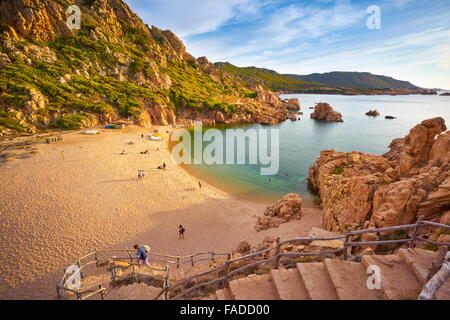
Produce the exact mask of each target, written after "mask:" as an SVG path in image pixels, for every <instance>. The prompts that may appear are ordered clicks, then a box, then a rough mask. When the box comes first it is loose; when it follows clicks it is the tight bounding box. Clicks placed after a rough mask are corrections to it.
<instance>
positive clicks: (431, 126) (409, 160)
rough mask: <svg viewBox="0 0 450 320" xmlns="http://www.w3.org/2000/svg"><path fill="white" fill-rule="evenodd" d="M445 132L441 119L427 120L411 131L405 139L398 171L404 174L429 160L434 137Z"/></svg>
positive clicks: (443, 122)
mask: <svg viewBox="0 0 450 320" xmlns="http://www.w3.org/2000/svg"><path fill="white" fill-rule="evenodd" d="M445 130H447V127H446V126H445V120H444V119H443V118H441V117H438V118H433V119H428V120H425V121H422V123H420V124H418V125H416V126H415V127H414V128H412V129H411V131H410V132H409V134H408V135H407V136H406V138H405V145H404V148H403V153H402V154H401V156H400V163H399V171H400V173H401V174H406V173H408V172H409V171H411V170H412V169H415V167H416V166H417V165H420V164H424V163H426V162H427V161H428V160H429V157H430V151H431V148H432V146H433V144H434V142H435V138H436V135H438V134H440V133H442V132H444V131H445Z"/></svg>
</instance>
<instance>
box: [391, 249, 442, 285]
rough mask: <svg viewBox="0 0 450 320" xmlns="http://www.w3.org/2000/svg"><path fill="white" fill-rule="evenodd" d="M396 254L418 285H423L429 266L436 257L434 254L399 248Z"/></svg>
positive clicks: (421, 250)
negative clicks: (417, 281) (418, 282)
mask: <svg viewBox="0 0 450 320" xmlns="http://www.w3.org/2000/svg"><path fill="white" fill-rule="evenodd" d="M397 254H398V255H399V257H400V258H401V259H402V260H403V261H404V262H405V263H406V264H407V265H408V266H409V267H410V268H411V270H412V272H413V273H414V274H415V276H416V277H417V279H418V280H419V281H420V283H421V284H424V281H425V280H426V278H427V275H428V272H430V270H431V265H432V263H433V261H434V260H435V259H436V257H437V255H436V253H435V252H433V251H430V250H424V249H419V248H411V249H410V248H400V249H399V250H398V251H397Z"/></svg>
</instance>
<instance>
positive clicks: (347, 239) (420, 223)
mask: <svg viewBox="0 0 450 320" xmlns="http://www.w3.org/2000/svg"><path fill="white" fill-rule="evenodd" d="M423 225H428V226H434V227H439V228H446V229H450V225H445V224H441V223H437V222H431V221H423V220H422V219H421V218H419V220H418V221H417V223H415V224H409V225H403V226H394V227H385V228H374V229H363V230H355V231H350V232H348V233H346V234H345V235H339V236H335V237H321V238H306V237H302V238H293V239H288V240H284V241H279V239H277V243H276V245H275V246H274V247H270V248H266V249H264V250H261V251H257V252H254V253H250V254H248V255H245V256H241V257H238V258H234V259H227V261H226V262H225V264H223V265H220V266H217V267H215V268H214V269H212V270H210V271H208V272H202V273H199V274H196V275H194V276H191V277H189V278H188V281H192V280H194V279H195V278H198V277H201V276H203V275H205V274H209V273H212V272H214V271H217V270H219V269H221V268H229V265H230V264H231V263H232V262H237V261H241V260H247V259H250V258H253V257H255V256H258V255H262V254H264V253H267V252H269V251H272V250H276V254H275V256H274V257H272V258H269V259H264V260H260V261H256V262H253V263H250V264H247V265H245V266H242V267H240V268H237V269H235V270H233V271H231V272H226V274H225V276H224V277H220V278H218V279H215V280H211V281H208V282H206V283H201V284H198V285H196V286H194V287H191V288H189V289H187V290H185V291H182V292H181V293H179V294H177V295H176V296H175V297H173V298H172V299H171V300H174V299H177V298H180V297H182V296H184V295H186V294H187V293H189V292H191V291H193V290H194V289H197V288H200V287H205V286H207V285H208V284H213V283H217V282H220V281H225V282H228V281H229V279H230V278H231V277H232V276H233V275H235V274H238V273H240V272H242V271H243V270H245V269H248V268H250V267H252V266H256V265H260V264H263V263H268V262H272V261H276V265H278V263H279V259H280V258H281V257H298V256H320V255H327V254H333V253H337V252H340V251H343V252H344V259H347V249H348V248H351V247H354V246H366V245H380V244H394V243H404V242H410V243H411V242H413V241H423V242H427V243H432V244H435V245H439V246H450V243H442V242H435V241H431V240H428V239H424V238H422V237H419V236H417V233H418V230H419V229H420V227H421V226H423ZM413 228H414V233H413V234H412V235H410V237H409V238H405V239H395V240H379V241H360V242H355V241H350V239H351V237H352V236H357V235H362V234H365V233H378V234H379V233H381V232H389V231H397V230H407V229H413ZM342 239H345V241H344V244H343V246H342V247H341V248H337V249H333V250H322V251H320V252H284V253H283V252H280V251H279V249H280V246H281V245H284V244H291V243H295V242H302V241H315V240H321V241H330V240H342ZM185 280H187V279H185ZM188 281H184V280H182V281H180V282H178V283H176V284H174V285H173V286H171V287H170V288H168V290H172V289H174V288H176V287H178V286H181V285H183V284H184V283H186V282H188Z"/></svg>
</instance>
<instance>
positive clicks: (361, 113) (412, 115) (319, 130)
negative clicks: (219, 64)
mask: <svg viewBox="0 0 450 320" xmlns="http://www.w3.org/2000/svg"><path fill="white" fill-rule="evenodd" d="M281 98H283V99H286V98H298V99H299V100H300V104H301V112H303V113H304V114H303V115H301V116H298V117H300V118H301V120H299V121H291V120H287V121H285V122H283V123H281V124H277V125H274V126H262V125H259V124H255V125H250V126H249V125H245V126H233V128H243V129H245V130H247V129H248V128H256V129H258V128H265V129H268V128H269V129H271V128H273V129H279V136H280V146H279V168H280V169H279V171H278V173H277V174H276V175H274V176H263V175H261V173H260V166H259V165H239V164H233V165H226V164H224V165H217V164H213V165H204V164H202V165H185V166H184V168H185V169H186V170H187V171H189V172H190V173H191V174H193V175H195V176H197V177H198V178H199V179H201V180H204V181H206V182H207V183H210V184H211V185H213V186H215V187H218V188H220V189H222V190H224V191H226V192H229V193H231V194H234V195H236V196H238V197H241V198H246V199H250V200H253V201H260V202H265V203H270V202H273V201H275V200H277V199H279V198H280V197H281V196H283V195H285V194H287V193H298V194H300V195H301V196H302V197H303V198H304V200H305V201H306V202H311V201H312V200H313V195H312V194H311V193H310V192H309V190H308V184H307V178H308V169H309V167H310V166H311V165H312V164H313V163H314V160H315V159H316V158H317V157H318V156H319V154H320V151H321V150H326V149H333V150H337V151H343V152H350V151H361V152H366V153H371V154H377V155H381V154H383V153H385V152H387V151H388V146H389V143H390V142H391V141H392V140H393V139H395V138H400V137H404V136H405V135H407V134H408V132H409V130H410V129H411V128H412V127H413V126H415V125H416V124H418V123H420V122H421V121H423V120H425V119H429V118H434V117H443V118H444V119H445V121H446V123H447V126H448V127H449V129H450V96H437V95H407V96H386V95H380V96H339V95H310V94H309V95H306V94H305V95H302V94H290V95H282V96H281ZM317 102H327V103H329V104H330V105H331V106H332V107H333V108H334V110H336V111H338V112H340V113H342V116H343V119H344V122H341V123H338V122H322V121H316V120H312V119H310V113H312V112H313V110H312V109H310V107H314V105H315V103H317ZM373 109H376V110H378V111H379V112H380V114H381V115H380V116H379V117H369V116H366V115H365V113H366V112H367V111H369V110H373ZM386 115H390V116H394V117H396V119H393V120H387V119H385V116H386ZM215 128H216V129H219V130H223V131H224V130H226V128H230V127H226V126H216V127H215ZM204 147H205V145H204ZM247 152H248V150H247Z"/></svg>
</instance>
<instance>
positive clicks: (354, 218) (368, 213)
mask: <svg viewBox="0 0 450 320" xmlns="http://www.w3.org/2000/svg"><path fill="white" fill-rule="evenodd" d="M443 130H445V123H444V121H443V119H442V118H434V119H429V120H425V121H423V122H422V123H421V124H419V125H417V126H415V127H414V128H413V129H412V130H411V131H410V133H409V135H408V136H406V137H405V138H401V139H395V140H394V141H393V142H392V143H391V145H390V148H391V151H390V152H388V153H386V154H385V155H384V156H375V155H369V154H364V153H360V152H350V153H342V152H337V151H334V150H325V151H322V152H321V154H320V157H319V158H318V159H317V160H316V161H315V163H314V165H313V166H312V167H311V168H310V170H309V181H310V184H311V186H312V188H313V189H315V190H316V191H317V192H318V193H319V195H320V197H321V202H322V206H323V227H324V228H325V229H326V230H330V231H340V232H344V231H348V230H349V229H358V228H363V227H364V226H367V225H369V224H370V225H371V226H375V227H389V226H395V225H402V224H409V223H413V222H415V221H416V220H417V219H418V218H419V217H420V216H424V217H425V219H427V220H431V221H439V220H440V218H441V217H442V216H443V213H444V212H446V211H447V210H448V208H449V207H450V161H449V159H450V155H449V153H450V151H449V150H450V148H449V133H448V132H447V133H445V134H441V135H439V136H437V138H436V135H438V134H439V133H441V132H442V131H443Z"/></svg>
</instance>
